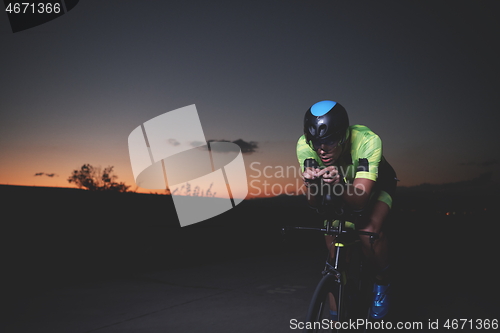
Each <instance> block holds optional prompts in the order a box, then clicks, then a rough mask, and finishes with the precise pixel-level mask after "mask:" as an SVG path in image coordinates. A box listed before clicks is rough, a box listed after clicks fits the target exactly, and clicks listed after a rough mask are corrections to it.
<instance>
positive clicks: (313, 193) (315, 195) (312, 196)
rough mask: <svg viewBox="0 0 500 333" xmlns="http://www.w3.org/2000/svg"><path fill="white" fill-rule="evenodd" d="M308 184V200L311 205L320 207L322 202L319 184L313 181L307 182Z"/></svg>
mask: <svg viewBox="0 0 500 333" xmlns="http://www.w3.org/2000/svg"><path fill="white" fill-rule="evenodd" d="M306 186H307V202H308V203H309V206H311V207H318V206H319V203H320V190H319V185H318V184H315V183H312V184H306Z"/></svg>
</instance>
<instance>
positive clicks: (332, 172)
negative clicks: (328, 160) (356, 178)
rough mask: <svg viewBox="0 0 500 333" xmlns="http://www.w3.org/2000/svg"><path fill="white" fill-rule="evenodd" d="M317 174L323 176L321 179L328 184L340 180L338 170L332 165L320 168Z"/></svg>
mask: <svg viewBox="0 0 500 333" xmlns="http://www.w3.org/2000/svg"><path fill="white" fill-rule="evenodd" d="M317 176H318V177H321V178H323V181H324V182H325V183H328V184H337V183H339V182H340V174H339V171H338V169H337V167H336V166H334V165H331V166H329V167H326V168H324V169H321V170H320V171H319V172H318V173H317Z"/></svg>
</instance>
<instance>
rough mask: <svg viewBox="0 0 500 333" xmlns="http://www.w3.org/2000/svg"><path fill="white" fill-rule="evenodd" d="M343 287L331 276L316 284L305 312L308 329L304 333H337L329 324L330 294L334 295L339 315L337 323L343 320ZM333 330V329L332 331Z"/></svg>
mask: <svg viewBox="0 0 500 333" xmlns="http://www.w3.org/2000/svg"><path fill="white" fill-rule="evenodd" d="M343 289H344V286H343V285H342V284H341V283H338V282H337V281H336V277H335V276H334V275H332V274H326V275H325V276H323V278H322V279H321V280H320V282H319V283H318V285H317V287H316V290H315V291H314V294H313V297H312V299H311V303H310V304H309V309H308V311H307V317H306V322H307V323H308V324H309V327H306V329H305V331H304V332H306V333H325V332H337V330H335V329H334V328H333V327H334V326H333V325H332V323H331V317H330V301H331V297H330V295H329V294H330V293H332V294H333V295H334V301H335V305H334V308H337V311H338V314H339V321H342V320H343V319H345V318H343V313H344V311H343V310H342V309H343V300H344V297H343V295H342V293H343ZM332 328H333V329H332Z"/></svg>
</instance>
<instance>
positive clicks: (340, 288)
mask: <svg viewBox="0 0 500 333" xmlns="http://www.w3.org/2000/svg"><path fill="white" fill-rule="evenodd" d="M334 201H335V200H334V199H332V198H331V197H328V195H325V196H324V198H323V200H322V202H321V205H320V206H321V207H322V208H327V209H325V210H324V211H323V214H325V216H326V217H327V219H326V222H325V226H324V227H300V226H286V227H284V228H283V229H282V231H283V233H286V232H287V231H289V230H305V231H315V232H321V233H323V234H325V235H331V236H335V238H334V241H333V243H332V244H331V245H330V248H329V249H328V254H327V259H326V263H325V267H324V269H323V271H322V272H321V273H322V275H323V277H322V278H321V280H320V282H319V283H318V285H317V287H316V290H315V291H314V294H313V297H312V299H311V302H310V305H309V309H308V312H307V316H306V329H305V332H307V333H312V332H340V331H346V330H350V329H352V328H353V326H352V325H349V324H350V323H352V322H356V323H360V321H361V322H364V321H365V320H369V310H370V305H371V301H372V299H371V296H372V288H373V280H372V277H373V272H371V270H370V268H369V265H368V264H367V262H366V259H365V257H364V255H363V252H362V249H361V240H360V238H359V236H360V235H364V236H368V237H369V240H370V243H371V245H372V250H373V243H374V241H375V240H376V239H377V238H378V234H376V233H372V232H366V231H361V230H356V229H355V225H354V224H353V223H351V222H348V221H349V220H350V221H355V220H356V218H357V216H359V214H357V213H356V212H354V211H351V212H349V211H348V210H346V209H344V208H341V207H340V206H339V207H335V205H333V206H332V202H334ZM337 202H338V201H337ZM332 207H334V208H333V209H332ZM328 208H330V209H328ZM331 247H333V248H334V250H335V255H334V257H333V258H331V255H330V253H331V251H332V249H331ZM335 312H336V314H335ZM355 327H361V330H362V327H363V326H362V325H355ZM365 327H366V326H365Z"/></svg>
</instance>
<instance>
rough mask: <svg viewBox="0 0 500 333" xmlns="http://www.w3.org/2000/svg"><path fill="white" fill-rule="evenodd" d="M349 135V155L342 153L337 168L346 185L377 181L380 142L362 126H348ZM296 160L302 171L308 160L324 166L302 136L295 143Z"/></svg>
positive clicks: (380, 151) (380, 150)
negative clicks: (360, 180) (360, 179)
mask: <svg viewBox="0 0 500 333" xmlns="http://www.w3.org/2000/svg"><path fill="white" fill-rule="evenodd" d="M349 133H350V134H349V139H348V144H347V146H346V147H347V148H350V154H345V153H342V156H341V157H340V160H339V163H338V165H337V168H339V169H340V172H341V173H342V174H343V175H344V178H345V181H346V182H348V183H352V182H353V181H354V179H356V178H366V179H370V180H373V181H377V178H378V170H379V165H380V162H381V161H382V159H383V156H382V140H380V138H379V136H378V135H377V134H375V133H373V132H372V131H371V130H370V129H369V128H368V127H366V126H363V125H353V126H350V127H349ZM297 158H298V160H299V165H300V166H301V169H302V171H304V161H305V160H306V159H308V158H313V159H315V160H316V161H317V162H318V164H319V165H320V166H323V167H324V166H325V165H324V164H323V162H322V161H321V159H320V158H319V156H318V154H317V153H316V152H315V151H314V149H313V148H312V147H311V146H310V145H308V144H307V142H306V139H305V136H304V135H302V136H301V137H300V138H299V141H298V142H297Z"/></svg>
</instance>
